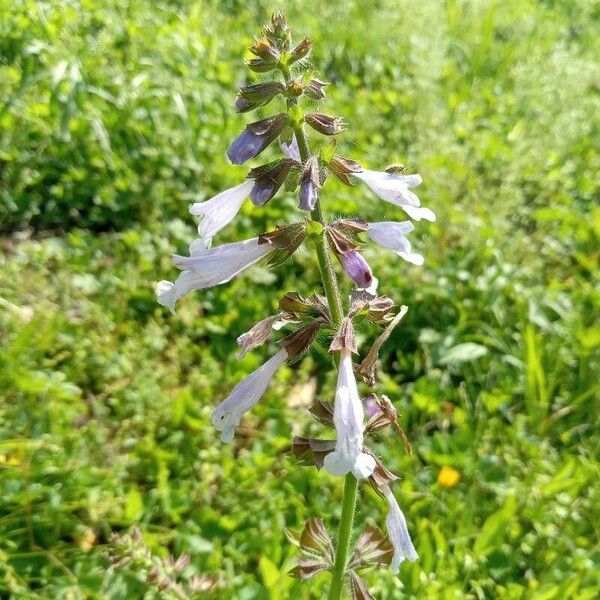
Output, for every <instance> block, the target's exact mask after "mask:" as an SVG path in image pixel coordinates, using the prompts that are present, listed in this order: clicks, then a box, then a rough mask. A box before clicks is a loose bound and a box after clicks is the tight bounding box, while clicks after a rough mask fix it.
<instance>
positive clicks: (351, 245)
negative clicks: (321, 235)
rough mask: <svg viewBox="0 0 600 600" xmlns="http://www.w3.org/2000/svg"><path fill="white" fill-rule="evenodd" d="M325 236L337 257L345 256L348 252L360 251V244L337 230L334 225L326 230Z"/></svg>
mask: <svg viewBox="0 0 600 600" xmlns="http://www.w3.org/2000/svg"><path fill="white" fill-rule="evenodd" d="M325 235H326V236H327V240H328V242H329V245H330V247H331V249H332V250H333V252H334V253H335V255H336V256H337V257H340V256H344V254H346V253H347V252H351V251H352V250H356V249H358V244H357V243H356V242H354V241H353V240H351V239H350V238H349V237H347V236H346V235H345V234H344V233H342V232H341V231H340V230H339V229H337V228H336V227H335V225H334V224H333V223H332V224H330V225H328V226H327V227H326V228H325Z"/></svg>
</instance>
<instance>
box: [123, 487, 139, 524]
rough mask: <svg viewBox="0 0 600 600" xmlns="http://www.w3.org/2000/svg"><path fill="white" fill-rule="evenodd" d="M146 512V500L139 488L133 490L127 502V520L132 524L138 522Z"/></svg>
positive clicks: (130, 491)
mask: <svg viewBox="0 0 600 600" xmlns="http://www.w3.org/2000/svg"><path fill="white" fill-rule="evenodd" d="M143 511H144V499H143V498H142V495H141V494H140V492H139V490H138V489H137V488H131V489H130V490H129V492H128V493H127V498H126V500H125V518H126V519H127V521H129V522H130V523H133V522H135V521H137V520H138V518H139V517H140V516H141V514H142V512H143Z"/></svg>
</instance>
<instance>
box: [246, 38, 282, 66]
mask: <svg viewBox="0 0 600 600" xmlns="http://www.w3.org/2000/svg"><path fill="white" fill-rule="evenodd" d="M249 50H250V52H252V54H254V55H255V56H258V57H259V58H262V59H263V60H264V61H265V62H266V63H269V64H273V65H275V64H276V63H277V62H279V59H280V57H281V52H279V49H278V48H277V47H276V46H275V45H274V44H273V43H272V42H271V40H270V39H269V38H268V37H266V36H262V37H260V38H258V39H256V40H254V44H252V46H250V48H249Z"/></svg>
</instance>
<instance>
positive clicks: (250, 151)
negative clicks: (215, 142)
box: [227, 113, 288, 165]
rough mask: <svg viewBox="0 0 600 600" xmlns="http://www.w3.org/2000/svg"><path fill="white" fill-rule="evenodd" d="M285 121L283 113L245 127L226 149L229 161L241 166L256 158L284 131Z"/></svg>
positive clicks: (285, 117)
mask: <svg viewBox="0 0 600 600" xmlns="http://www.w3.org/2000/svg"><path fill="white" fill-rule="evenodd" d="M287 120H288V118H287V115H286V114H285V113H279V114H277V115H275V116H274V117H269V118H268V119H263V120H262V121H256V122H254V123H250V124H249V125H247V126H246V129H245V130H244V131H243V132H242V133H240V135H238V136H237V137H236V138H235V140H233V142H232V143H231V145H230V146H229V148H228V149H227V156H228V157H229V160H230V161H231V162H232V163H233V164H234V165H241V164H243V163H245V162H246V161H247V160H250V159H251V158H254V157H255V156H258V155H259V154H260V153H261V152H262V151H263V150H264V149H265V148H266V147H267V146H268V145H269V144H270V143H271V142H272V141H273V140H274V139H275V138H276V137H277V136H278V135H279V134H280V133H281V132H282V131H283V130H284V128H285V126H286V125H287Z"/></svg>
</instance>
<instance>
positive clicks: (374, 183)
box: [352, 169, 435, 221]
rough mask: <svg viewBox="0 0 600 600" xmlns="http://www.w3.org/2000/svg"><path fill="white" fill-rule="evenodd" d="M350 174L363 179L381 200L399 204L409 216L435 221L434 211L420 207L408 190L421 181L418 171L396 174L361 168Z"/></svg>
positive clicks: (415, 196)
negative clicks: (409, 173) (410, 173)
mask: <svg viewBox="0 0 600 600" xmlns="http://www.w3.org/2000/svg"><path fill="white" fill-rule="evenodd" d="M352 176H353V177H356V178H357V179H360V180H361V181H364V182H365V183H366V184H367V186H369V188H370V189H371V191H372V192H373V193H375V194H376V195H377V196H379V197H380V198H381V199H382V200H385V201H386V202H391V203H392V204H396V205H397V206H400V207H401V208H402V209H403V210H404V211H405V212H406V213H407V214H408V216H409V217H411V218H413V219H415V220H416V221H419V220H421V219H427V220H428V221H435V213H434V212H433V211H432V210H430V209H429V208H425V207H421V201H420V200H419V197H418V196H417V195H416V194H415V193H414V192H412V191H411V190H410V188H413V187H417V186H418V185H420V184H421V183H422V181H423V179H422V178H421V176H420V175H419V174H418V173H414V174H412V175H397V174H394V173H388V172H386V171H371V170H369V169H363V170H362V171H356V172H354V173H352Z"/></svg>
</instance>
